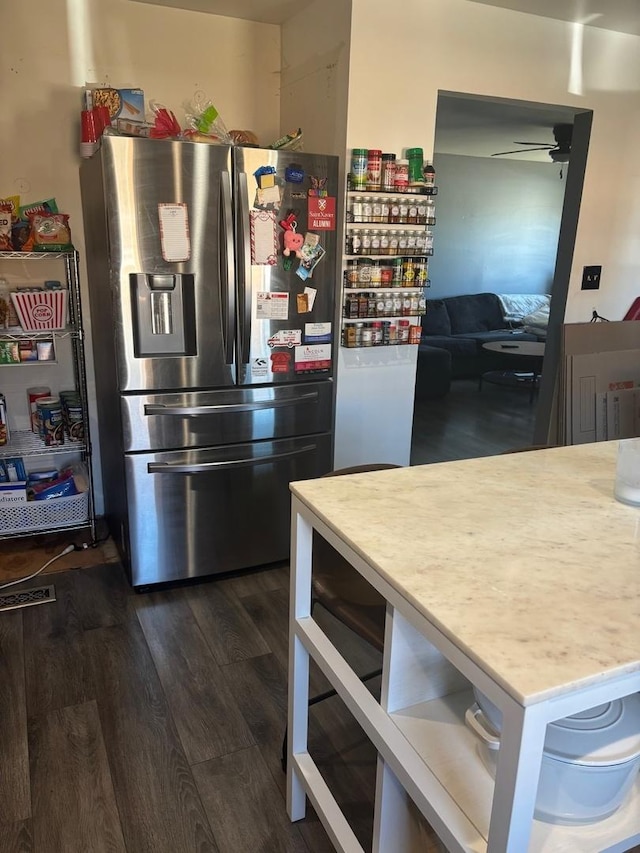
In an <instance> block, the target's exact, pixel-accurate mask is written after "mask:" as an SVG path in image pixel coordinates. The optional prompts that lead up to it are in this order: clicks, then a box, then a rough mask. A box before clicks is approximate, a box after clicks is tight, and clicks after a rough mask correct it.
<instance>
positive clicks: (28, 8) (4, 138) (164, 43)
mask: <svg viewBox="0 0 640 853" xmlns="http://www.w3.org/2000/svg"><path fill="white" fill-rule="evenodd" d="M2 5H3V7H4V15H3V25H2V27H0V56H2V63H1V66H0V93H1V102H2V110H0V151H1V152H2V156H1V157H0V197H2V196H4V195H11V194H13V193H16V192H20V193H22V196H23V199H24V201H25V202H26V201H36V200H38V199H40V198H48V197H50V196H55V197H56V199H57V201H58V205H59V208H60V209H61V210H63V211H64V212H66V213H69V214H71V227H72V233H73V239H74V243H75V245H76V247H77V248H78V249H79V251H80V253H81V257H82V256H83V254H84V240H83V233H82V213H81V206H80V189H79V182H78V164H79V157H78V144H77V143H78V133H79V131H78V126H79V111H80V108H81V91H82V86H83V84H84V82H85V81H95V82H98V83H108V84H110V85H113V86H116V87H118V86H120V87H126V86H138V87H141V88H143V89H144V90H145V94H146V96H147V99H149V98H154V99H156V100H158V101H160V102H161V103H163V104H165V105H166V106H168V107H169V108H171V109H173V110H174V112H175V113H176V115H177V117H178V118H179V119H180V120H182V119H183V110H182V103H183V101H185V100H188V99H189V98H191V97H192V96H193V94H194V93H195V92H196V91H197V90H202V91H204V92H206V93H207V95H208V96H209V97H210V98H211V99H212V100H213V102H214V103H215V105H216V106H217V108H218V110H219V111H220V114H221V116H222V117H223V119H224V121H225V123H226V124H227V126H228V127H229V128H243V129H251V130H254V131H255V132H256V133H257V134H258V137H259V138H260V140H261V142H263V143H264V144H269V143H271V142H272V141H274V140H275V139H276V138H277V137H278V136H279V134H280V28H279V27H278V26H275V25H272V24H257V23H252V22H249V21H243V20H236V19H233V18H222V17H218V16H214V15H207V14H201V13H198V12H188V11H182V10H175V9H165V8H162V7H157V6H151V5H143V4H139V3H131V2H129V0H67V2H64V0H48V2H46V3H38V4H36V5H33V4H32V5H26V4H22V5H20V4H16V3H3V4H2ZM7 271H8V268H7V267H6V266H5V268H4V270H2V271H0V274H3V273H6V272H7ZM11 274H12V275H14V276H15V275H16V274H15V273H14V272H13V268H12V273H11ZM82 274H83V290H84V306H85V317H86V320H87V321H88V319H89V318H88V305H89V300H88V295H87V292H86V291H87V286H88V285H87V282H86V276H85V268H84V264H82ZM7 277H10V276H7ZM57 277H60V275H58V276H57ZM87 325H88V326H89V327H90V323H89V322H87ZM90 341H91V338H90V334H89V341H88V351H89V361H90V364H92V360H91V342H90ZM27 369H28V370H32V368H25V370H27ZM33 369H34V370H39V371H40V372H41V373H42V372H44V371H46V368H33ZM18 370H21V369H20V368H16V369H15V371H13V372H11V373H10V372H9V370H8V369H2V372H1V373H0V389H1V388H2V387H3V386H5V385H15V383H16V378H15V377H16V374H17V371H18ZM51 375H52V374H48V375H47V374H46V373H44V375H43V376H39V377H37V381H34V380H36V376H35V374H34V373H30V374H29V381H28V383H27V384H29V385H33V384H37V382H39V381H41V380H42V379H44V380H45V381H47V382H48V384H50V385H51V387H52V389H53V390H60V389H59V388H58V387H57V385H56V381H57V380H55V381H54V380H53V379H50V381H49V380H48V379H47V377H51ZM24 377H25V374H24V373H23V372H22V370H21V372H20V375H19V376H18V377H17V381H19V382H22V381H23V380H24ZM91 394H95V388H94V384H93V379H92V375H91V373H90V395H91ZM22 398H23V394H22V392H20V394H19V398H16V399H19V401H20V404H21V403H22ZM25 406H26V404H25ZM93 420H94V425H93V429H94V435H95V430H96V427H95V418H94V419H93ZM95 460H96V465H95V468H96V469H97V471H96V473H97V474H98V477H99V467H100V466H99V464H98V445H97V441H96V454H95ZM97 498H98V509H99V510H101V508H102V496H101V491H100V485H99V482H98V495H97Z"/></svg>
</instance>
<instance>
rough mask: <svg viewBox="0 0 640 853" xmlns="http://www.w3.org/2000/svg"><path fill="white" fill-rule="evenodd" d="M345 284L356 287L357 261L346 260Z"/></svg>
mask: <svg viewBox="0 0 640 853" xmlns="http://www.w3.org/2000/svg"><path fill="white" fill-rule="evenodd" d="M345 278H346V285H347V287H357V286H358V262H357V261H347V269H346V272H345Z"/></svg>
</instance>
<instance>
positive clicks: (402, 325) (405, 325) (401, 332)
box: [398, 320, 411, 344]
mask: <svg viewBox="0 0 640 853" xmlns="http://www.w3.org/2000/svg"><path fill="white" fill-rule="evenodd" d="M410 325H411V324H410V323H409V321H408V320H398V343H399V344H408V343H409V326H410Z"/></svg>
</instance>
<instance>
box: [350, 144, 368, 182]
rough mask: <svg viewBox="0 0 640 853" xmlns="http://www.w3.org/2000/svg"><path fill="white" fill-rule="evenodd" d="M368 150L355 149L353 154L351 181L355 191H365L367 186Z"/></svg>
mask: <svg viewBox="0 0 640 853" xmlns="http://www.w3.org/2000/svg"><path fill="white" fill-rule="evenodd" d="M367 159H368V158H367V149H366V148H354V149H353V150H352V152H351V181H352V184H353V188H354V190H364V189H366V186H367Z"/></svg>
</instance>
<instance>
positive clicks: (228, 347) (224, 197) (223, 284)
mask: <svg viewBox="0 0 640 853" xmlns="http://www.w3.org/2000/svg"><path fill="white" fill-rule="evenodd" d="M220 202H221V211H220V227H221V235H220V237H221V239H220V245H221V247H222V248H223V251H222V252H221V253H220V259H221V275H220V289H221V291H222V293H221V302H222V305H223V310H224V319H223V323H224V330H223V335H224V350H225V363H226V364H233V358H234V353H233V337H234V328H235V323H236V303H235V287H234V272H235V270H234V264H233V208H232V205H231V175H230V174H229V172H221V173H220Z"/></svg>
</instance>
